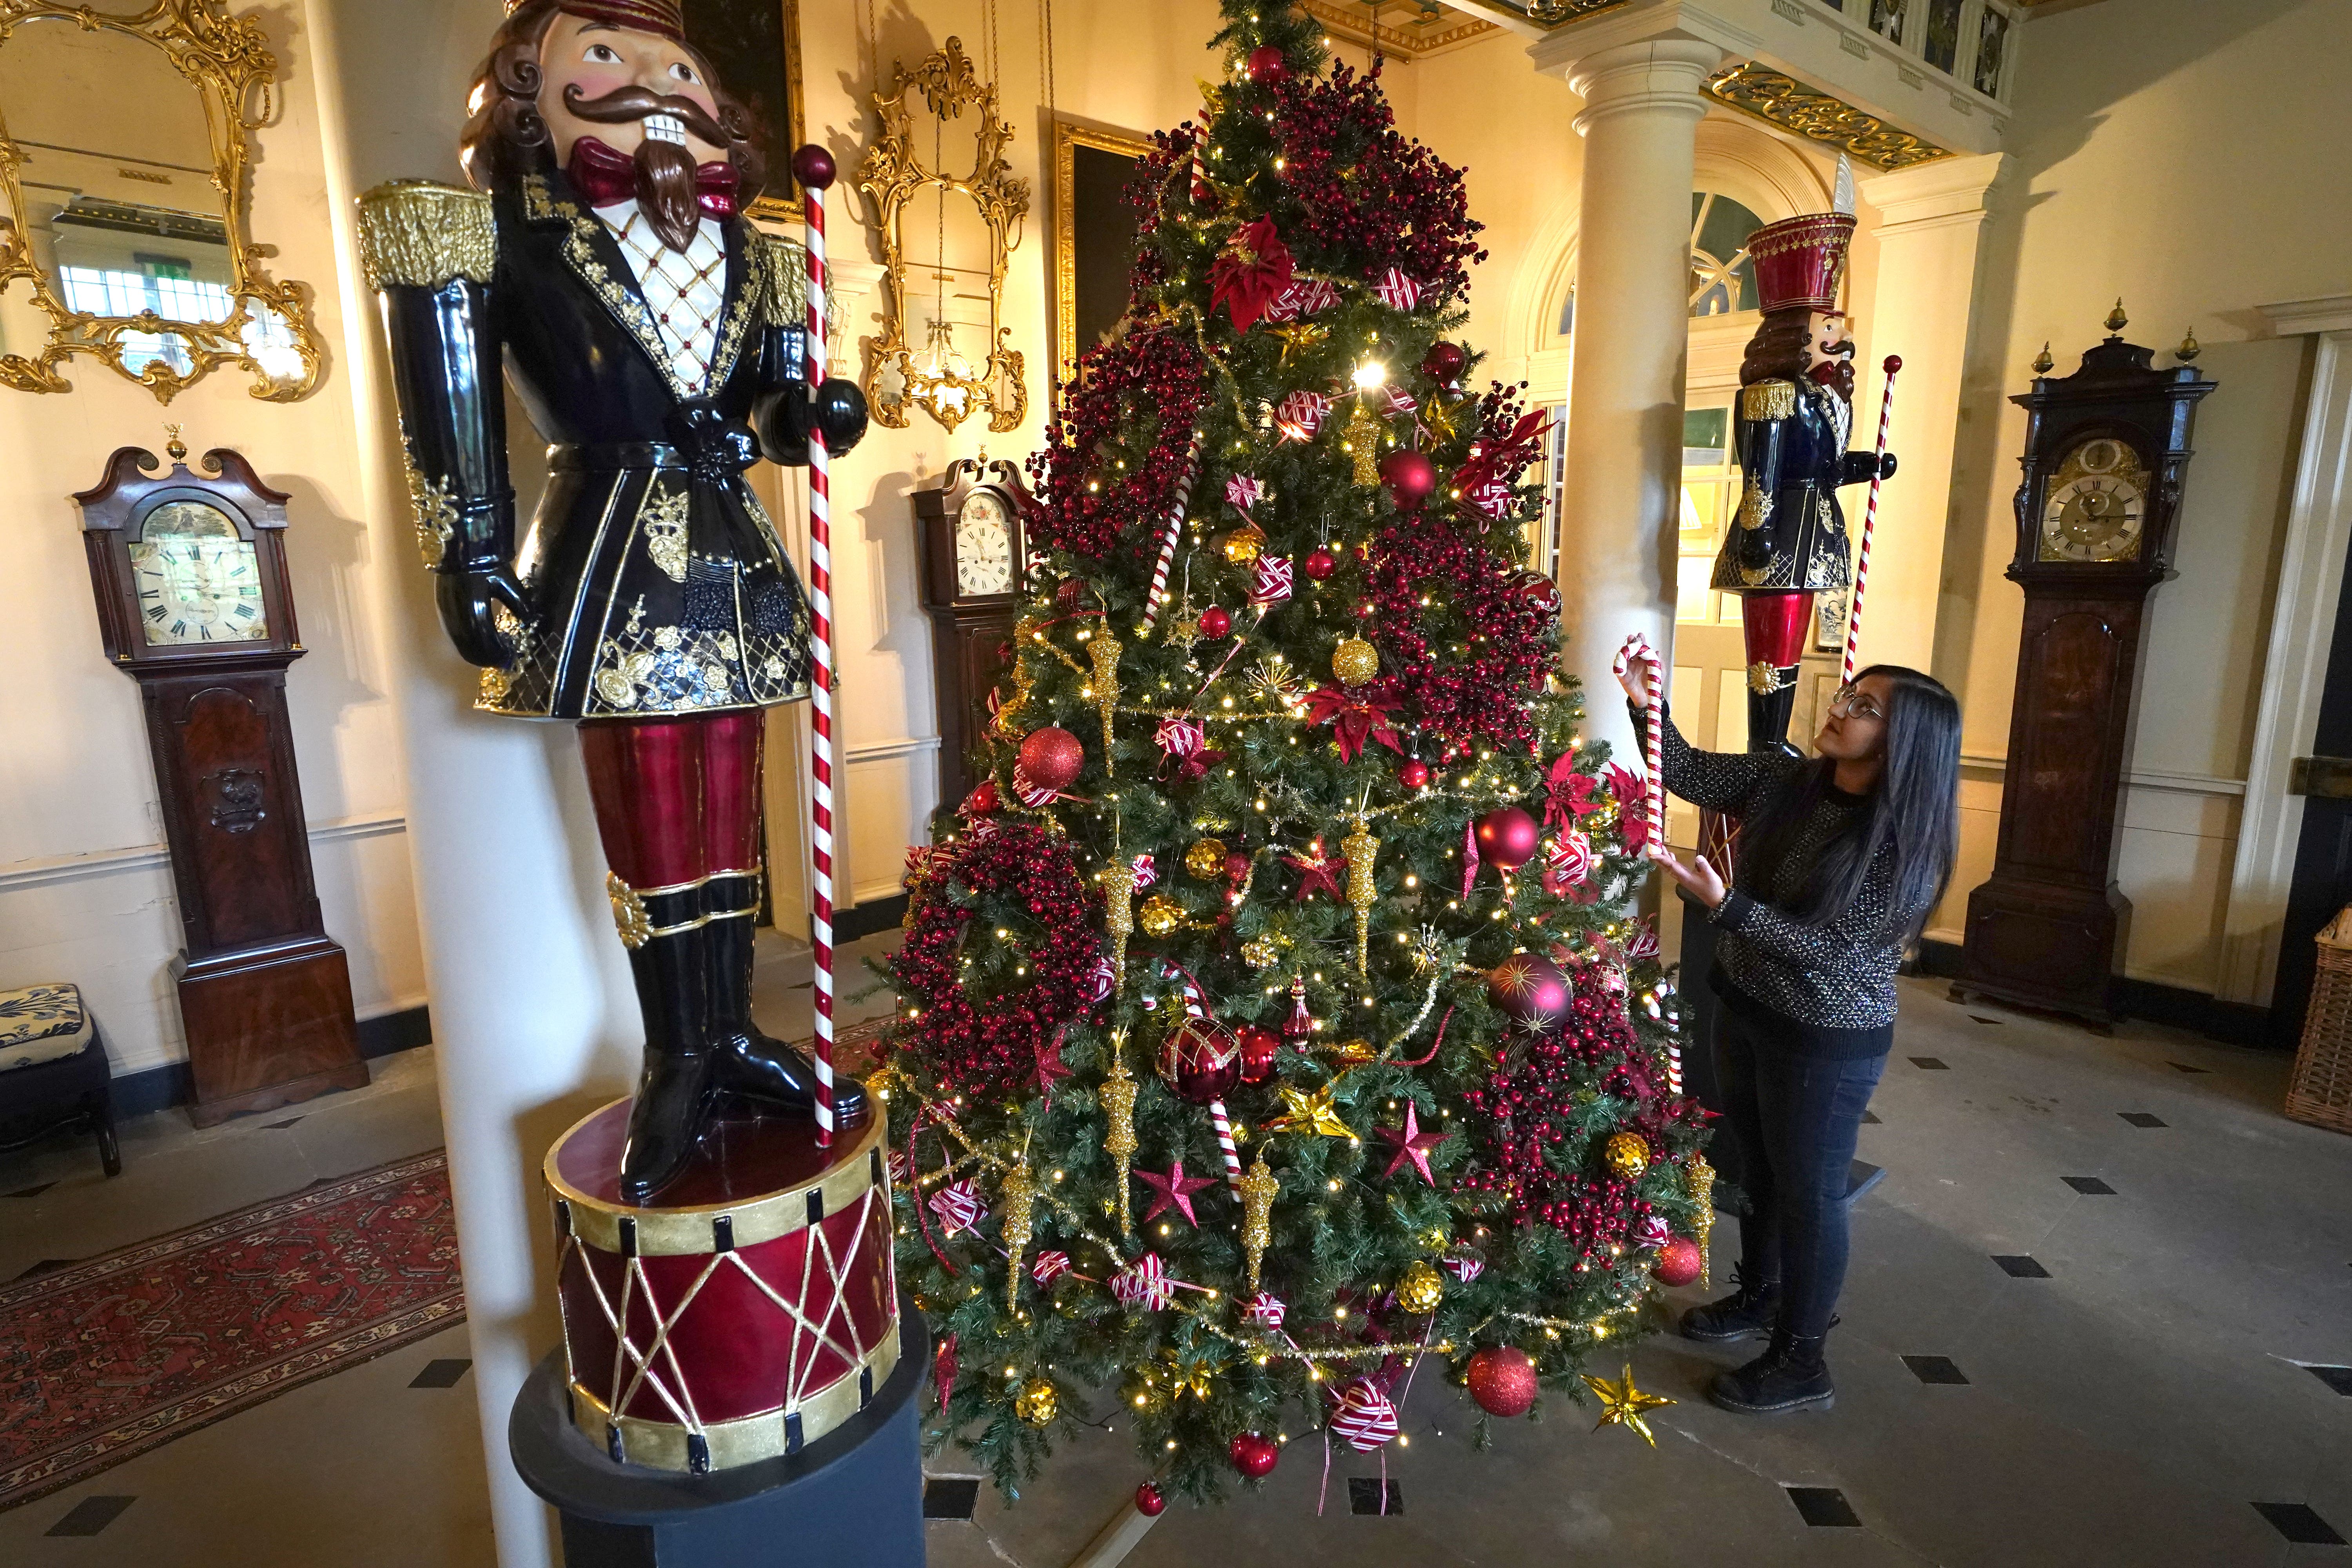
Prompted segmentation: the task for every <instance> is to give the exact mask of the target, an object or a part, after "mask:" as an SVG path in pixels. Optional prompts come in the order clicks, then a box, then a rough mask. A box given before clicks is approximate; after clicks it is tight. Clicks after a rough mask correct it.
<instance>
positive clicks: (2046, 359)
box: [2033, 342, 2058, 375]
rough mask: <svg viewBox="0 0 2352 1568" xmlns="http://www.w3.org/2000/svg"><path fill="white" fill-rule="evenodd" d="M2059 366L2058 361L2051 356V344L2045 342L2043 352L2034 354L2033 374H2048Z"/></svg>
mask: <svg viewBox="0 0 2352 1568" xmlns="http://www.w3.org/2000/svg"><path fill="white" fill-rule="evenodd" d="M2057 368H2058V362H2057V361H2056V360H2054V359H2053V358H2051V357H2050V345H2049V344H2048V343H2047V342H2044V343H2043V344H2042V352H2041V353H2038V354H2035V355H2034V356H2033V374H2036V375H2048V374H2050V373H2051V372H2052V371H2053V370H2056V369H2057Z"/></svg>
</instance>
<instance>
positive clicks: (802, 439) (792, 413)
mask: <svg viewBox="0 0 2352 1568" xmlns="http://www.w3.org/2000/svg"><path fill="white" fill-rule="evenodd" d="M754 417H755V419H756V420H757V422H758V424H759V426H760V433H761V435H762V436H763V437H766V441H767V448H768V456H769V458H770V459H771V460H772V461H774V462H778V463H782V464H784V465H786V466H787V467H791V468H799V467H801V466H803V465H804V464H805V463H807V461H808V448H809V437H810V435H811V434H812V433H813V432H814V431H817V430H822V431H824V449H825V451H826V453H827V454H828V455H830V456H832V457H835V458H838V457H840V456H842V455H843V454H844V453H845V452H847V451H849V450H850V449H851V448H852V447H856V445H857V443H858V442H860V441H862V440H864V439H865V438H866V394H864V393H863V392H861V391H859V390H858V388H857V384H856V382H854V381H850V380H848V379H846V378H844V377H835V378H833V379H831V380H829V381H827V382H825V384H824V385H822V386H817V387H811V386H810V385H809V384H807V383H806V382H799V383H795V384H793V385H790V386H787V387H785V388H784V389H783V390H782V391H781V392H777V393H773V394H772V395H770V397H769V398H768V399H767V400H766V401H765V402H764V403H763V405H762V406H761V408H760V409H759V411H758V412H757V414H756V415H755V416H754Z"/></svg>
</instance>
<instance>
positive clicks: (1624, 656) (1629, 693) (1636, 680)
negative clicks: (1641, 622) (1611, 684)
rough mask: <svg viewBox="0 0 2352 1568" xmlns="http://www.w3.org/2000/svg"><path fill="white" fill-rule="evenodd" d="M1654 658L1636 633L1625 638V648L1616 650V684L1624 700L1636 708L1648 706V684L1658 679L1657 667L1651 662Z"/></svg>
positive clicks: (1647, 645) (1646, 644)
mask: <svg viewBox="0 0 2352 1568" xmlns="http://www.w3.org/2000/svg"><path fill="white" fill-rule="evenodd" d="M1653 658H1654V656H1653V655H1652V654H1651V652H1650V646H1649V644H1648V643H1646V642H1644V641H1643V638H1642V636H1641V634H1640V633H1638V632H1636V633H1635V634H1634V635H1633V636H1632V637H1627V638H1626V639H1625V646H1624V647H1621V648H1619V649H1618V650H1617V665H1616V670H1617V684H1618V685H1620V686H1622V687H1623V688H1624V689H1625V696H1626V698H1627V699H1628V700H1631V701H1632V702H1633V706H1635V707H1636V708H1647V707H1648V706H1649V705H1650V683H1651V682H1652V681H1654V680H1655V679H1658V667H1657V665H1656V664H1654V662H1652V660H1653Z"/></svg>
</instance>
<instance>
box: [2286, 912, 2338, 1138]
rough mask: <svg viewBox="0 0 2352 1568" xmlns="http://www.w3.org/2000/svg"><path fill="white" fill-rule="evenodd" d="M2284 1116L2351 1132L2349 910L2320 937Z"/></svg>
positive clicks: (2327, 927) (2331, 923)
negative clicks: (2317, 961)
mask: <svg viewBox="0 0 2352 1568" xmlns="http://www.w3.org/2000/svg"><path fill="white" fill-rule="evenodd" d="M2286 1113H2287V1114H2288V1115H2289V1116H2291V1117H2293V1118H2294V1120H2296V1121H2307V1122H2309V1123H2311V1125H2312V1126H2314V1127H2326V1128H2328V1129H2330V1130H2332V1131H2337V1132H2352V908H2347V909H2346V910H2344V911H2343V912H2342V913H2340V914H2338V915H2337V916H2336V918H2335V919H2334V920H2333V921H2329V922H2328V923H2327V925H2326V927H2325V928H2324V929H2322V930H2321V931H2320V933H2319V969H2318V973H2316V974H2315V976H2314V977H2313V979H2312V983H2311V1008H2310V1011H2309V1012H2308V1013H2307V1014H2305V1017H2304V1023H2303V1045H2302V1047H2301V1048H2300V1049H2298V1050H2297V1051H2296V1052H2295V1054H2294V1077H2293V1078H2291V1079H2288V1080H2287V1089H2286Z"/></svg>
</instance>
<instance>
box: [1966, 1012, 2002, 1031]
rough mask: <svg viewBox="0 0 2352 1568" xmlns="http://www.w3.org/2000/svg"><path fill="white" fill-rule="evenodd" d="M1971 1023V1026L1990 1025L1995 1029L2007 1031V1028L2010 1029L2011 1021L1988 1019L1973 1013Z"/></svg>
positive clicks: (1970, 1015) (1980, 1014) (1970, 1017)
mask: <svg viewBox="0 0 2352 1568" xmlns="http://www.w3.org/2000/svg"><path fill="white" fill-rule="evenodd" d="M1969 1023H1971V1024H1990V1025H1991V1026H1993V1027H1994V1028H1996V1029H2005V1028H2007V1027H2009V1020H2008V1019H2006V1018H1988V1017H1986V1016H1984V1015H1983V1014H1982V1013H1971V1014H1969Z"/></svg>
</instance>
